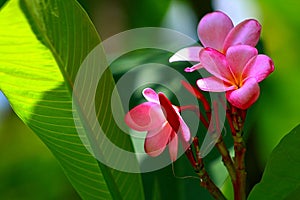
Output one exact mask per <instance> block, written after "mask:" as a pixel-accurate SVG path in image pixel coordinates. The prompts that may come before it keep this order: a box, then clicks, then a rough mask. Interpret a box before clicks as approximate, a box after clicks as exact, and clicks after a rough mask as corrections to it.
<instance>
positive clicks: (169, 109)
mask: <svg viewBox="0 0 300 200" xmlns="http://www.w3.org/2000/svg"><path fill="white" fill-rule="evenodd" d="M158 97H159V102H160V105H161V109H162V111H163V114H164V115H165V117H166V119H167V121H168V122H169V124H170V125H171V127H172V128H173V130H174V131H175V132H178V130H179V127H180V121H179V115H178V113H177V112H176V110H175V109H174V107H173V105H172V104H171V102H170V100H169V99H168V98H167V97H166V96H165V95H164V94H163V93H161V92H160V93H158Z"/></svg>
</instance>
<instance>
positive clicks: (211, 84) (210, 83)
mask: <svg viewBox="0 0 300 200" xmlns="http://www.w3.org/2000/svg"><path fill="white" fill-rule="evenodd" d="M197 85H198V87H199V88H200V89H201V90H203V91H210V92H225V91H228V90H233V89H235V88H236V87H235V86H234V85H229V84H228V83H227V82H224V81H222V80H220V79H219V78H216V77H214V76H211V77H207V78H202V79H199V80H197Z"/></svg>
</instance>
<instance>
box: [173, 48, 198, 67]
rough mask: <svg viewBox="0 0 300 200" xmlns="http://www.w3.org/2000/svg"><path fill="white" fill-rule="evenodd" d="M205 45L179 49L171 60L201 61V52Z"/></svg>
mask: <svg viewBox="0 0 300 200" xmlns="http://www.w3.org/2000/svg"><path fill="white" fill-rule="evenodd" d="M201 49H203V47H200V46H199V47H187V48H184V49H181V50H179V51H177V52H176V53H175V54H174V55H173V56H172V57H171V58H170V59H169V62H170V63H171V62H176V61H194V62H199V52H200V51H201Z"/></svg>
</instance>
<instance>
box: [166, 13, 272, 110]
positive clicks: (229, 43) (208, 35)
mask: <svg viewBox="0 0 300 200" xmlns="http://www.w3.org/2000/svg"><path fill="white" fill-rule="evenodd" d="M260 32H261V25H260V24H259V23H258V22H257V21H256V20H254V19H248V20H245V21H243V22H241V23H239V24H238V25H237V26H235V27H234V26H233V23H232V21H231V19H230V18H229V17H228V16H227V15H225V14H224V13H222V12H213V13H210V14H207V15H206V16H204V17H203V18H202V20H201V21H200V23H199V26H198V36H199V39H200V41H201V43H202V44H203V45H204V47H188V48H185V49H182V50H180V51H178V52H177V53H176V54H175V55H174V56H172V57H171V58H170V62H175V61H183V60H187V61H196V62H199V63H197V64H196V65H194V66H193V67H191V68H186V70H185V71H187V72H192V71H195V70H197V69H201V68H204V69H206V70H207V71H208V72H209V73H211V74H212V76H211V77H208V78H202V79H199V80H198V81H197V85H198V87H199V88H200V89H201V90H203V91H210V92H226V98H227V100H228V101H229V102H230V103H231V104H232V105H233V106H235V107H237V108H240V109H244V110H246V109H247V108H249V107H250V106H251V105H252V104H253V103H254V102H255V101H256V100H257V98H258V96H259V93H260V89H259V86H258V83H259V82H260V81H262V80H263V79H265V78H266V77H267V76H268V75H269V74H270V73H271V72H273V71H274V65H273V62H272V60H271V59H270V58H269V57H268V56H265V55H258V52H257V50H256V48H254V46H255V45H256V44H257V43H258V41H259V38H260Z"/></svg>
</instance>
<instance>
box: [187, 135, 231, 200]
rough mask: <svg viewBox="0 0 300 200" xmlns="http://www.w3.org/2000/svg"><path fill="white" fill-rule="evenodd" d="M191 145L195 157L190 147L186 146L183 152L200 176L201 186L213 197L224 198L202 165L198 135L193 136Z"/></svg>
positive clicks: (224, 199)
mask: <svg viewBox="0 0 300 200" xmlns="http://www.w3.org/2000/svg"><path fill="white" fill-rule="evenodd" d="M192 145H193V146H194V149H195V154H196V159H195V156H194V153H193V151H192V148H191V147H189V148H187V150H186V152H185V154H186V156H187V158H188V159H189V161H190V163H191V164H192V166H193V168H194V171H195V172H196V174H197V175H198V176H199V178H200V185H201V186H202V187H203V188H205V189H206V190H207V191H208V192H209V193H210V194H211V195H212V196H213V197H214V198H215V199H218V200H226V197H225V196H224V195H223V193H222V192H221V190H220V189H219V188H218V187H217V186H216V184H215V183H214V182H213V181H212V180H211V178H210V176H209V175H208V173H207V171H206V169H205V167H204V163H203V159H202V156H201V153H200V148H199V141H198V137H195V138H193V143H192Z"/></svg>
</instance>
